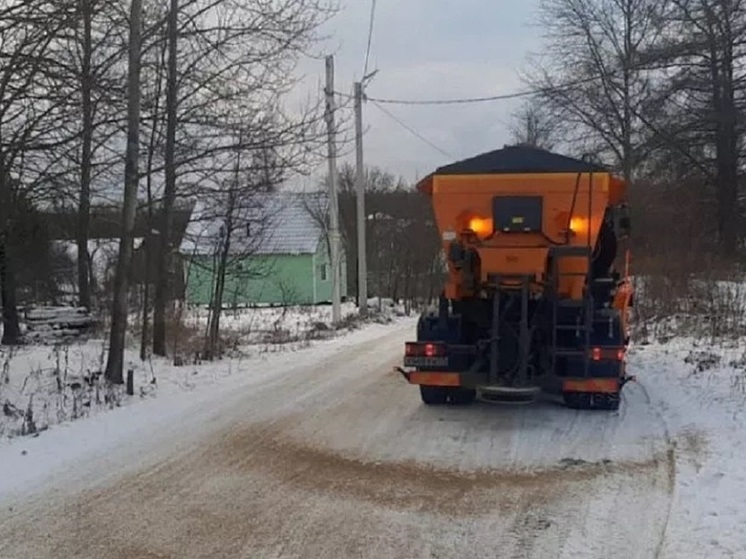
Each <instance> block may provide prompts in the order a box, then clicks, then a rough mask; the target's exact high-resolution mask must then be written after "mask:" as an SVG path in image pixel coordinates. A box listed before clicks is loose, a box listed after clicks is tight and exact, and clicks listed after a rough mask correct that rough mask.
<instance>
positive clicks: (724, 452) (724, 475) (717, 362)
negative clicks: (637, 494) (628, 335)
mask: <svg viewBox="0 0 746 559" xmlns="http://www.w3.org/2000/svg"><path fill="white" fill-rule="evenodd" d="M629 367H630V370H631V371H632V372H633V373H635V374H638V375H639V377H640V383H641V385H642V386H643V387H644V388H645V391H646V394H647V395H648V396H649V398H650V405H651V407H652V408H653V409H655V410H656V412H657V414H658V415H659V417H660V418H661V421H663V422H664V424H665V425H666V428H667V430H668V433H669V435H670V437H671V440H672V443H673V444H674V445H675V448H674V456H675V458H676V461H675V463H676V484H675V490H674V494H673V501H672V508H671V514H670V517H669V526H668V530H667V532H668V533H667V537H666V544H665V548H664V550H665V554H664V556H665V557H707V558H710V557H746V533H744V531H743V526H744V524H745V523H746V500H745V499H744V498H743V496H744V495H745V494H746V343H744V341H743V340H736V341H733V342H731V343H727V344H721V345H712V343H711V342H710V341H709V340H707V341H703V340H702V339H701V338H676V339H673V340H670V341H668V342H665V343H653V344H650V345H640V346H637V347H635V349H634V351H632V353H631V359H630V364H629Z"/></svg>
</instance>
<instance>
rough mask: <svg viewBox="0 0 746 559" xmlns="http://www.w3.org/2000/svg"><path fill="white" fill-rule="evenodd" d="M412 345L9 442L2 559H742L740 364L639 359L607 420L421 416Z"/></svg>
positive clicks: (321, 355) (396, 333)
mask: <svg viewBox="0 0 746 559" xmlns="http://www.w3.org/2000/svg"><path fill="white" fill-rule="evenodd" d="M414 326H415V319H414V318H400V319H398V320H396V321H395V322H394V323H392V324H373V325H367V326H365V327H363V328H361V329H359V330H356V331H353V332H351V333H349V334H347V335H345V336H342V337H338V338H335V339H332V340H327V341H318V342H314V343H313V344H312V345H311V346H310V347H307V348H304V349H300V350H298V351H295V352H284V353H276V354H268V353H264V354H259V355H254V356H252V357H250V358H247V359H246V360H245V361H243V362H241V363H240V364H238V363H235V366H237V367H238V368H239V370H237V371H236V372H235V373H234V374H231V375H227V374H220V373H219V372H218V370H219V368H220V367H221V366H222V367H226V366H227V364H226V363H222V364H221V363H216V364H213V365H210V367H211V368H214V373H213V374H214V382H212V383H210V384H207V385H205V384H203V385H200V387H199V390H196V389H195V390H193V391H183V390H174V391H172V392H170V393H168V394H160V395H159V396H158V397H157V398H145V399H142V401H141V402H139V403H137V404H136V405H128V406H123V407H120V408H118V409H115V410H113V411H109V412H106V413H100V414H97V415H95V416H92V417H89V418H84V419H80V420H77V421H73V422H64V423H62V424H59V425H55V426H53V427H52V428H50V429H49V430H47V431H44V432H42V433H41V434H40V435H39V436H37V437H17V438H15V439H13V440H11V441H10V442H6V443H5V444H4V445H3V446H0V557H2V558H3V559H6V558H7V559H14V558H21V557H23V558H34V559H37V558H38V559H43V558H55V559H58V558H59V559H62V558H75V559H78V558H104V557H105V558H115V559H116V558H153V557H168V558H179V559H181V558H218V559H220V558H252V559H253V558H276V557H283V558H285V557H309V558H314V559H316V558H338V557H339V558H346V557H366V558H368V557H369V558H376V559H378V558H420V557H422V558H425V557H428V558H431V557H437V558H472V557H473V558H480V557H485V558H486V557H490V558H495V557H499V558H502V557H509V558H512V557H526V558H544V557H547V558H549V557H552V558H555V557H559V558H572V559H576V558H579V557H583V558H584V557H588V558H616V557H619V558H625V559H626V558H632V557H634V558H646V557H651V558H652V557H667V558H669V557H670V558H678V557H686V558H688V557H696V558H698V557H707V558H714V557H746V533H744V531H743V529H742V526H743V525H744V522H746V500H744V499H743V495H744V494H746V468H745V467H744V465H746V427H744V424H743V423H744V421H743V419H744V417H743V409H744V401H745V400H746V395H744V388H743V387H744V379H746V377H745V376H744V373H743V372H742V371H743V367H744V360H743V359H741V357H742V351H741V350H739V349H738V348H737V347H736V348H735V349H732V350H728V352H726V351H725V350H722V351H721V350H719V351H718V352H716V353H717V355H716V356H715V357H713V355H710V354H707V355H695V356H694V359H691V358H688V357H689V349H690V348H691V346H692V345H693V344H694V343H696V340H677V341H675V342H669V343H666V344H663V343H653V344H650V345H646V346H636V347H633V348H632V352H631V357H630V364H629V369H630V372H631V373H633V374H636V375H637V377H638V382H636V383H630V384H628V385H627V386H626V387H625V389H624V398H623V403H622V406H621V408H620V410H619V411H618V412H613V413H610V412H600V411H592V412H591V411H575V410H569V409H566V408H564V407H562V406H561V405H559V404H557V403H555V402H553V401H550V400H544V401H540V402H537V403H534V404H532V405H529V406H526V405H522V406H505V405H503V406H499V405H488V404H476V405H474V406H470V407H443V408H428V407H425V406H424V405H423V404H422V403H421V401H420V398H419V392H418V390H417V388H416V387H412V386H408V385H407V384H406V383H405V382H404V380H403V379H402V378H401V377H400V376H399V375H398V374H396V373H395V372H394V371H393V367H394V366H395V365H397V364H398V363H400V359H401V353H402V349H403V345H402V344H403V342H404V341H405V339H407V338H409V337H410V336H412V335H413V333H414ZM708 351H710V352H712V350H708ZM731 353H732V355H731ZM731 361H733V363H731ZM697 368H699V369H703V370H701V371H699V372H696V373H693V372H692V371H693V370H696V369H697Z"/></svg>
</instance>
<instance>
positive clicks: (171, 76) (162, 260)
mask: <svg viewBox="0 0 746 559" xmlns="http://www.w3.org/2000/svg"><path fill="white" fill-rule="evenodd" d="M178 10H179V3H178V0H171V8H170V11H169V15H168V77H167V81H166V118H167V123H166V153H165V174H166V183H165V186H164V193H163V209H162V215H161V227H160V243H159V246H160V255H159V256H160V257H159V258H158V271H157V273H156V284H155V309H154V314H153V353H154V354H156V355H161V356H165V355H166V303H167V300H168V298H169V297H168V277H169V274H170V272H171V260H172V259H171V229H172V226H173V224H172V221H173V206H174V199H175V197H176V162H175V155H176V154H175V151H176V104H177V94H178V91H177V84H176V78H177V76H176V40H177V18H178Z"/></svg>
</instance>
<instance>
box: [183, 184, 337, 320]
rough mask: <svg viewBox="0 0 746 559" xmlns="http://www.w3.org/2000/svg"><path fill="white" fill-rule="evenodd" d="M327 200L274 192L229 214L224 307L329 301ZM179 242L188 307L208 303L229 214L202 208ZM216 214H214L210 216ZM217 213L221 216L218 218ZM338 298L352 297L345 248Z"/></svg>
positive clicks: (330, 294)
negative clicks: (348, 295)
mask: <svg viewBox="0 0 746 559" xmlns="http://www.w3.org/2000/svg"><path fill="white" fill-rule="evenodd" d="M326 209H327V198H326V197H325V196H324V195H319V194H311V195H309V194H289V193H281V194H273V195H267V196H263V197H262V198H258V199H255V200H252V203H251V206H250V208H242V209H239V210H237V211H235V212H234V213H233V215H232V220H231V223H232V226H231V235H230V244H229V250H228V258H227V261H226V266H225V268H226V274H225V287H224V294H223V306H224V307H228V308H230V307H234V306H252V305H283V306H286V305H314V304H320V303H327V302H331V300H332V273H331V258H330V255H329V244H328V241H327V235H326V234H325V228H324V224H325V223H326ZM202 210H203V211H202V212H201V214H199V213H198V215H197V217H196V219H195V220H194V223H192V224H190V227H189V228H188V231H187V234H186V235H185V239H184V242H183V243H182V245H181V251H180V252H181V258H182V261H183V262H184V273H185V278H186V302H187V303H188V304H193V305H209V304H211V302H212V298H213V294H214V292H215V285H216V275H217V274H216V270H217V269H218V262H219V260H220V255H221V254H222V250H223V248H224V246H225V245H224V243H225V237H226V234H225V231H226V227H225V223H226V219H225V216H223V215H221V213H222V212H218V211H215V210H214V209H213V210H212V211H210V210H207V211H205V209H204V208H203V209H202ZM211 216H212V217H211ZM218 216H219V217H218ZM340 251H341V259H340V260H341V261H340V271H341V273H340V276H341V277H340V279H341V282H340V294H341V297H342V299H343V300H344V299H345V298H346V297H347V281H346V274H345V273H344V272H343V271H344V270H346V259H345V256H344V249H343V247H341V246H340Z"/></svg>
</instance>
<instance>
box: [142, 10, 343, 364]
mask: <svg viewBox="0 0 746 559" xmlns="http://www.w3.org/2000/svg"><path fill="white" fill-rule="evenodd" d="M335 11H336V7H335V5H334V2H333V1H332V0H260V1H258V2H251V3H243V4H241V3H239V4H236V3H232V2H229V1H227V0H182V1H181V2H180V3H178V4H177V3H176V2H173V3H172V5H171V9H170V11H169V18H168V25H169V28H168V33H167V36H168V39H167V40H168V52H169V59H168V60H169V62H168V66H169V70H168V85H167V99H166V113H167V126H166V130H167V135H166V145H165V163H164V165H165V175H166V176H165V185H164V196H163V203H162V205H161V215H160V224H159V233H160V234H159V238H160V240H161V244H160V253H159V258H158V262H159V267H158V270H157V274H156V278H155V286H156V294H155V308H154V325H153V351H154V353H156V354H163V353H164V352H165V323H164V317H165V309H166V305H167V296H168V290H167V287H168V283H167V275H168V274H167V270H168V267H169V261H170V255H171V254H172V252H173V250H174V247H173V246H171V245H170V242H171V237H172V235H171V223H172V213H173V202H174V199H175V197H176V195H177V193H178V191H179V189H181V190H182V191H183V190H184V188H185V186H183V185H179V187H178V188H177V181H179V180H180V179H182V180H183V181H184V182H188V183H192V185H191V186H192V187H194V184H193V182H194V180H195V176H201V175H203V174H204V173H203V171H204V170H206V169H209V168H210V167H214V166H216V165H217V166H218V167H220V164H219V163H216V160H219V159H220V158H221V156H222V155H225V154H232V153H233V152H234V151H235V145H234V146H231V145H228V144H227V143H226V142H225V141H223V140H222V139H221V138H222V137H223V136H224V135H225V130H224V129H223V128H224V127H225V126H228V127H230V126H231V125H230V122H231V121H232V118H233V115H234V114H236V113H237V112H240V109H239V108H238V107H242V106H245V105H247V104H248V105H252V104H253V105H254V106H256V105H258V104H265V106H266V108H267V110H273V111H275V112H277V111H278V108H277V104H276V103H275V101H274V100H275V99H277V98H279V97H282V96H283V95H284V94H285V93H287V92H288V91H290V90H291V89H292V87H294V85H295V84H296V83H297V78H296V77H294V76H293V69H294V67H295V64H296V63H297V60H298V57H299V56H301V55H303V54H305V53H306V52H307V51H308V50H309V49H310V48H311V46H312V45H314V44H315V42H316V40H317V38H318V31H319V28H320V26H321V25H322V24H323V23H324V22H325V21H326V20H327V19H328V18H329V17H331V16H332V15H333V14H334V13H335ZM177 12H178V13H177ZM177 15H178V17H177ZM301 113H303V114H302V115H300V116H299V118H294V119H285V125H284V130H281V129H280V128H279V127H275V129H274V131H273V132H272V134H273V135H280V136H284V137H285V139H283V140H279V141H278V140H277V139H275V140H271V141H270V143H271V144H273V145H281V144H282V145H284V146H286V147H287V146H289V145H290V144H289V142H290V143H293V144H294V145H295V146H296V147H298V148H300V147H301V146H303V143H304V142H306V140H305V139H301V137H302V136H303V135H304V134H305V132H304V133H303V134H300V135H299V134H297V133H295V132H292V133H291V132H290V130H291V129H294V130H295V131H296V132H297V131H299V130H301V129H307V126H308V119H307V117H306V116H305V115H306V114H307V113H306V111H301ZM293 134H295V136H296V137H295V138H294V139H292V140H289V139H288V136H289V135H293ZM254 136H255V137H256V135H254ZM261 142H263V140H262V141H261ZM243 149H250V147H249V146H244V148H243ZM303 149H305V150H311V149H313V147H312V146H311V144H306V145H304V146H303ZM296 159H297V157H296ZM286 166H287V167H293V166H295V163H292V164H288V165H286Z"/></svg>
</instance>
